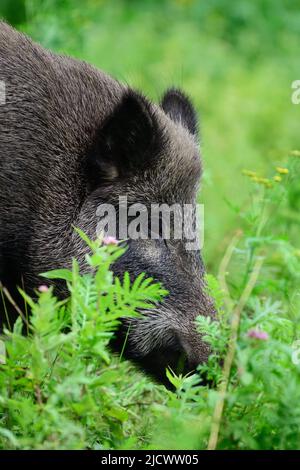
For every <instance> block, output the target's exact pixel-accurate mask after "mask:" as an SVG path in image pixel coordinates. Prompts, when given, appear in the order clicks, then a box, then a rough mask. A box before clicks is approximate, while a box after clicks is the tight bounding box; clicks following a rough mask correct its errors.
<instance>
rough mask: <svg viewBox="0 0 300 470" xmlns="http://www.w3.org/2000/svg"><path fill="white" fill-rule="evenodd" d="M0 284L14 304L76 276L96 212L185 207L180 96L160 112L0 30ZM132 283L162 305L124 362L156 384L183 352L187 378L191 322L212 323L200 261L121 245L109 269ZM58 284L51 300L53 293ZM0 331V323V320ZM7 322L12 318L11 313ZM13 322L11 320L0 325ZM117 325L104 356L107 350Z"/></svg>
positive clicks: (193, 336)
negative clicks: (22, 293) (56, 275)
mask: <svg viewBox="0 0 300 470" xmlns="http://www.w3.org/2000/svg"><path fill="white" fill-rule="evenodd" d="M0 80H2V81H4V82H5V85H6V93H7V96H6V104H4V105H1V106H0V263H1V265H0V276H1V281H2V282H3V284H5V285H6V287H8V289H9V290H10V291H11V293H12V295H13V296H16V290H15V286H16V285H23V283H24V286H25V288H26V290H28V291H29V292H30V291H32V289H34V288H35V287H37V286H38V285H39V284H40V282H41V281H40V278H39V273H41V272H44V271H48V270H51V269H54V268H59V267H68V266H70V260H71V258H72V257H76V258H77V259H79V261H80V263H81V266H82V269H83V270H84V269H86V267H85V265H84V255H85V253H86V250H87V248H86V246H85V244H84V242H82V240H80V238H79V237H78V236H77V235H76V234H75V233H74V230H73V228H72V227H73V226H77V227H80V228H81V229H82V230H84V231H85V232H86V233H87V234H88V235H89V236H90V237H91V238H95V234H96V224H97V218H96V209H97V207H98V206H99V204H101V203H103V202H105V203H108V202H109V203H112V204H117V202H118V197H119V195H126V196H127V198H128V203H129V204H131V203H136V202H140V203H143V204H145V205H146V206H147V207H150V204H151V203H167V204H169V205H172V204H174V203H180V204H184V203H192V204H195V200H196V192H197V188H198V183H199V178H200V173H201V165H200V157H199V154H198V150H197V144H196V132H197V121H196V114H195V111H194V109H193V107H192V105H191V103H190V101H189V100H188V99H187V98H186V96H185V95H184V94H182V92H180V91H178V90H170V91H168V92H167V93H166V94H165V96H164V97H163V99H162V103H161V106H158V105H155V104H153V103H151V102H150V101H149V100H148V99H147V98H145V97H143V96H141V95H140V94H139V93H137V92H136V91H134V90H132V89H130V88H129V87H127V86H125V85H123V84H121V83H119V82H117V81H116V80H114V79H113V78H111V77H110V76H108V75H106V74H104V73H103V72H101V71H99V70H96V69H95V68H93V67H92V66H90V65H88V64H86V63H84V62H80V61H77V60H74V59H71V58H69V57H63V56H59V55H55V54H52V53H51V52H49V51H47V50H45V49H43V48H42V47H40V46H39V45H37V44H35V43H33V42H32V41H31V40H30V39H29V38H28V37H26V36H24V35H22V34H20V33H18V32H17V31H15V30H14V29H12V28H11V27H10V26H8V25H7V24H5V23H0ZM126 270H128V271H129V273H130V275H131V277H132V278H134V277H135V276H136V275H138V274H139V273H141V272H143V271H145V272H146V273H147V274H148V275H150V276H152V277H154V278H155V279H157V280H159V281H161V282H162V283H163V285H164V286H165V287H166V289H168V291H169V295H168V297H167V298H166V300H165V302H164V303H163V305H161V306H160V307H159V310H158V311H156V312H155V314H154V313H153V312H151V311H149V312H147V313H146V314H145V316H144V317H143V318H139V319H135V320H134V321H133V322H132V325H131V328H130V333H129V336H128V341H127V346H126V351H125V354H126V356H127V357H128V358H131V359H132V360H134V361H136V362H137V363H138V364H140V365H141V366H142V367H143V368H144V369H145V370H146V371H147V372H148V373H150V374H152V375H154V376H155V377H156V378H158V379H160V380H162V381H163V380H164V378H165V367H166V366H167V365H170V366H172V367H173V368H176V362H177V360H178V357H179V355H180V354H181V353H182V352H184V353H185V354H186V355H187V358H188V367H189V369H193V368H194V367H195V366H196V365H197V364H198V363H200V362H203V361H205V360H206V359H207V356H208V353H209V351H208V348H207V346H206V345H205V343H203V342H202V341H201V338H200V337H199V335H198V334H197V332H196V330H195V324H194V321H195V318H196V317H197V315H199V314H204V315H210V316H214V307H213V305H212V302H211V300H210V298H209V297H208V296H207V294H206V293H205V290H204V282H203V276H204V268H203V264H202V261H201V257H200V253H199V252H194V251H190V252H188V251H186V249H185V245H184V240H183V241H175V240H169V241H164V240H129V241H128V251H127V252H126V254H125V255H124V256H122V258H121V259H120V260H119V261H118V262H117V263H116V264H115V265H114V271H115V273H116V274H118V275H122V273H124V271H126ZM64 289H65V288H64V286H63V285H58V286H57V292H58V294H59V295H61V296H63V295H64V294H65V291H64ZM0 315H1V316H2V321H3V322H4V315H3V313H0ZM12 315H13V314H12ZM12 319H14V318H12ZM125 331H126V325H125V324H124V326H123V328H120V331H119V333H118V335H117V338H116V341H115V344H114V347H115V348H116V349H117V350H119V349H120V348H121V345H122V344H123V340H124V334H125V333H124V332H125Z"/></svg>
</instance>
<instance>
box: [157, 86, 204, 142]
mask: <svg viewBox="0 0 300 470" xmlns="http://www.w3.org/2000/svg"><path fill="white" fill-rule="evenodd" d="M161 107H162V109H163V110H164V111H165V113H166V114H168V115H169V116H170V118H171V119H172V120H173V121H175V122H179V123H180V124H182V125H183V126H184V127H186V129H188V131H189V132H190V133H191V134H193V135H195V136H196V135H197V133H198V122H197V114H196V111H195V109H194V107H193V105H192V103H191V102H190V100H189V98H188V97H187V96H186V95H185V94H184V93H183V92H182V91H181V90H178V89H176V88H171V89H169V90H167V91H166V93H165V94H164V95H163V97H162V100H161Z"/></svg>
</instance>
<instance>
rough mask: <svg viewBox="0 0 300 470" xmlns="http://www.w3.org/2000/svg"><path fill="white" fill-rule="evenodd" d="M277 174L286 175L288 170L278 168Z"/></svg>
mask: <svg viewBox="0 0 300 470" xmlns="http://www.w3.org/2000/svg"><path fill="white" fill-rule="evenodd" d="M276 171H277V173H280V174H281V175H287V174H288V172H289V170H288V169H287V168H282V167H280V166H277V167H276Z"/></svg>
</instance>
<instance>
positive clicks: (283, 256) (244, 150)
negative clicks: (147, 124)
mask: <svg viewBox="0 0 300 470" xmlns="http://www.w3.org/2000/svg"><path fill="white" fill-rule="evenodd" d="M6 3H7V4H6V10H5V11H6V15H7V17H9V18H10V20H11V21H12V22H15V23H17V24H18V25H19V26H18V27H19V28H21V29H23V30H24V31H26V32H27V33H29V34H30V35H31V36H32V37H33V38H34V39H35V40H37V41H39V42H41V43H42V44H43V45H44V46H45V47H49V48H51V49H53V50H55V51H57V52H60V53H66V54H70V55H74V56H76V57H78V58H80V59H84V60H86V61H88V62H91V63H92V64H94V65H96V66H98V67H100V68H102V69H104V70H106V71H108V72H110V73H112V74H113V75H114V76H115V77H116V78H118V79H120V80H125V81H127V82H128V83H130V84H131V85H133V86H135V87H138V88H139V89H141V90H142V91H143V92H144V93H146V94H148V95H149V96H150V97H151V98H153V99H155V100H158V99H159V96H160V95H161V94H162V93H163V91H164V90H165V88H167V87H168V86H170V85H178V86H182V87H183V88H184V89H185V90H186V91H187V92H188V93H189V94H190V96H191V97H192V99H193V101H194V102H195V104H196V107H197V110H198V111H199V116H200V122H201V135H202V152H203V160H204V163H205V172H204V178H203V184H202V191H201V193H200V196H199V197H200V200H201V201H203V202H204V203H205V245H204V255H205V259H206V261H207V265H208V268H209V271H210V272H211V273H213V274H215V275H216V277H212V276H211V275H210V276H209V278H208V281H209V285H210V287H211V290H212V294H213V295H214V297H215V298H216V300H217V304H218V306H219V316H220V324H219V326H217V325H215V324H208V323H207V322H205V321H204V319H201V318H200V319H199V329H200V330H201V332H202V334H205V335H206V340H207V341H208V342H210V343H211V344H212V346H213V348H214V353H213V355H212V356H211V358H210V360H209V363H208V365H207V366H203V369H205V371H206V372H207V373H208V374H210V378H211V381H212V383H213V384H214V387H212V388H210V389H209V388H207V387H203V386H200V385H199V384H198V383H197V381H198V380H199V379H198V377H197V376H196V375H195V376H192V377H189V378H182V377H175V376H172V374H169V378H170V380H171V381H172V382H173V384H174V385H175V386H176V387H177V391H176V392H175V393H174V392H170V391H167V390H166V389H165V388H164V387H162V386H158V385H155V384H153V383H152V382H151V381H150V380H148V379H147V378H145V377H143V376H142V375H141V374H139V373H138V372H137V371H136V370H135V369H134V367H133V366H132V365H130V364H128V363H127V362H125V361H119V358H113V357H111V355H110V353H109V351H108V349H107V342H108V339H109V336H110V335H111V334H112V332H113V330H114V328H115V326H116V325H115V324H114V325H111V324H109V325H106V322H105V318H103V316H102V317H101V316H100V317H99V311H98V310H97V305H95V304H94V302H93V299H90V297H89V296H90V295H92V292H94V291H95V290H96V291H97V292H98V290H97V289H100V290H101V289H102V288H103V285H102V284H101V282H102V281H103V279H102V280H101V279H100V280H99V283H100V284H99V285H98V286H97V285H96V283H97V281H96V279H92V278H91V277H88V278H85V277H83V278H82V277H80V276H79V274H78V273H76V271H75V273H74V275H73V277H72V278H69V283H70V293H71V299H70V300H68V301H67V302H66V304H64V305H60V304H57V302H56V301H55V299H54V298H53V297H52V294H51V292H46V293H43V294H41V297H40V300H39V303H38V305H32V306H31V307H32V315H33V316H32V320H31V322H32V326H33V330H32V333H31V335H29V336H28V337H27V338H22V337H21V336H20V324H19V323H18V325H17V326H16V327H15V331H14V333H8V339H7V340H6V341H5V344H6V349H7V353H8V354H7V359H6V364H3V365H2V366H1V369H2V370H1V374H0V446H1V447H4V448H86V447H88V448H94V449H95V448H117V449H120V448H127V449H128V448H189V449H205V448H207V446H208V443H209V442H210V443H211V442H212V440H210V437H211V436H213V437H217V446H218V448H221V449H229V448H233V449H236V448H239V449H245V448H247V449H249V448H250V449H299V448H300V428H299V414H300V407H299V403H300V400H299V398H300V397H299V390H300V367H299V365H297V364H295V363H294V362H295V361H293V360H292V358H295V357H296V358H297V354H298V350H297V349H296V348H297V343H295V341H296V340H298V339H299V336H300V332H299V311H300V309H299V307H300V297H299V276H300V274H299V273H300V251H299V224H300V218H299V209H300V192H299V177H300V158H299V156H297V155H291V156H289V153H290V150H292V149H300V135H299V128H298V126H299V124H298V123H299V112H300V107H297V106H295V105H293V104H292V103H291V98H290V96H291V83H292V81H293V80H295V79H297V78H299V76H298V75H297V74H298V73H299V68H298V65H299V59H298V57H299V46H298V44H299V35H300V21H299V11H298V9H297V2H296V1H293V0H289V1H286V2H282V1H279V0H272V1H271V0H259V1H257V2H250V1H246V0H241V1H240V2H238V4H237V3H236V2H230V1H227V0H219V1H217V0H215V1H212V2H198V1H192V0H181V1H179V0H177V1H171V0H164V1H158V0H157V1H155V0H152V1H150V0H146V1H143V2H141V1H139V2H138V1H125V0H123V1H121V0H116V1H114V2H108V1H104V0H102V1H101V2H99V1H97V2H96V0H87V2H85V4H84V6H83V4H82V2H79V0H78V1H77V0H74V1H71V0H64V1H59V2H58V1H55V0H45V1H37V0H30V1H29V0H28V1H25V2H24V1H21V0H20V2H19V3H20V5H23V6H25V8H24V9H23V11H22V10H21V8H20V9H19V13H18V17H17V16H15V15H14V12H12V11H8V10H9V9H8V6H7V5H8V4H9V2H6ZM4 6H5V5H4V3H3V7H4ZM0 11H1V10H0ZM3 11H4V10H3ZM20 12H21V13H22V14H21V13H20ZM278 166H280V167H284V168H287V169H288V170H289V173H288V174H283V175H282V181H279V182H275V181H274V179H273V178H274V176H279V175H280V173H278V172H277V171H276V167H278ZM243 169H247V170H250V171H254V172H256V173H257V175H258V176H253V177H252V178H251V177H248V176H246V175H244V174H243ZM259 177H263V178H267V179H268V181H261V180H260V179H259ZM270 186H272V187H270ZM237 231H238V233H239V235H238V236H237V237H235V235H234V234H236V232H237ZM232 240H233V241H232ZM228 247H229V249H228ZM230 247H231V248H232V253H230ZM93 249H94V250H96V251H97V250H101V256H107V258H106V270H107V272H108V270H109V264H110V261H111V258H110V256H113V255H112V254H110V253H108V252H107V251H106V250H105V249H104V248H103V247H96V246H94V247H93ZM226 250H227V251H226ZM228 250H229V251H228ZM224 253H227V254H226V255H225V261H226V259H227V258H228V259H227V261H226V263H225V261H224ZM229 255H230V256H229ZM222 259H223V261H222V263H221V264H220V262H221V260H222ZM258 260H262V261H263V262H262V266H261V268H260V270H259V273H258V279H257V280H256V282H255V285H254V286H252V287H253V288H252V289H250V290H251V291H250V290H249V292H247V295H246V298H245V305H244V306H242V307H243V308H242V309H241V312H240V313H241V318H240V319H239V320H238V325H237V326H238V336H237V342H236V343H235V341H233V343H232V344H233V345H234V346H235V354H234V360H233V362H232V363H229V366H230V367H229V369H228V370H227V372H228V373H229V378H228V381H227V383H226V390H227V393H226V394H225V400H224V405H225V406H224V409H223V411H222V414H221V417H220V416H219V418H218V419H217V420H216V422H214V420H213V416H214V413H215V416H216V405H217V403H221V402H222V399H223V398H224V396H223V398H222V383H223V384H224V372H225V374H226V370H225V371H224V370H222V368H221V366H220V363H221V362H220V358H222V359H224V357H226V354H228V343H229V338H230V335H232V334H233V331H232V323H231V320H232V315H233V316H234V318H237V316H236V312H238V310H239V306H241V304H240V299H241V296H242V294H243V292H244V290H245V288H249V281H250V279H251V276H252V273H253V270H254V267H255V266H257V262H258ZM75 266H76V265H75ZM74 269H75V268H74ZM60 274H61V273H60ZM108 279H110V282H111V283H112V280H111V278H109V276H108ZM103 282H104V281H103ZM247 286H248V287H247ZM250 287H251V286H250ZM115 288H116V287H115V286H114V284H113V283H112V284H111V289H112V291H113V290H114V289H115ZM119 288H120V289H121V291H122V289H123V288H122V287H119ZM126 292H127V293H126V295H130V294H128V289H127V291H126ZM124 295H125V294H124ZM80 298H81V299H82V298H85V299H87V298H88V301H85V302H84V303H82V301H81V302H80ZM78 299H79V300H78ZM77 301H78V303H76V302H77ZM74 302H75V305H76V308H75V310H74ZM29 303H31V301H30V300H29ZM72 305H73V307H72ZM84 305H85V306H84ZM136 306H137V305H136V304H135V307H136ZM72 308H73V310H72ZM72 312H73V313H72ZM108 312H110V313H112V314H113V315H115V314H116V319H117V317H118V315H119V313H118V311H116V306H115V305H113V304H111V305H109V306H108ZM233 312H235V313H233ZM83 313H84V315H83ZM122 313H123V314H124V313H125V314H132V313H133V312H132V309H131V311H126V312H124V311H123V312H122ZM72 315H73V316H72ZM84 316H85V317H84ZM38 317H40V318H41V321H40V323H39V322H37V319H38ZM83 318H85V322H83ZM94 322H98V323H97V324H98V327H97V331H98V329H99V336H96V337H90V335H89V334H88V328H89V327H90V326H91V325H94ZM66 325H67V326H68V328H69V329H70V331H69V332H68V333H66V331H65V326H66ZM105 325H106V326H105ZM253 330H254V333H253ZM93 331H94V327H93ZM251 331H252V333H250V336H249V332H251ZM257 331H259V332H264V333H267V336H266V338H267V339H255V338H253V337H251V335H253V334H254V336H255V335H257ZM71 339H72V341H70V340H71ZM95 348H96V349H95ZM86 358H89V361H88V363H87V360H86ZM14 359H15V360H14ZM54 359H55V364H53V362H54ZM225 362H226V361H225ZM74 364H77V366H78V367H74ZM49 370H50V372H51V373H50V374H49ZM287 378H288V380H287ZM223 386H224V385H223ZM220 390H221V391H220ZM220 400H221V402H220ZM218 406H219V405H218ZM20 410H22V412H21V413H20ZM218 425H220V427H219V433H218V435H216V429H217V428H218ZM175 428H176V434H174V432H173V430H174V429H175ZM28 429H30V433H28Z"/></svg>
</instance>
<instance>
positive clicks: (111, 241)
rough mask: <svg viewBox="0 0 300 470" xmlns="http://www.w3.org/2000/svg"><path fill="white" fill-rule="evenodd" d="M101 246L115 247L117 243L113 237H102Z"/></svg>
mask: <svg viewBox="0 0 300 470" xmlns="http://www.w3.org/2000/svg"><path fill="white" fill-rule="evenodd" d="M102 243H103V245H117V244H118V243H119V242H118V240H117V239H116V238H115V237H110V236H109V237H104V238H103V240H102Z"/></svg>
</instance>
